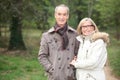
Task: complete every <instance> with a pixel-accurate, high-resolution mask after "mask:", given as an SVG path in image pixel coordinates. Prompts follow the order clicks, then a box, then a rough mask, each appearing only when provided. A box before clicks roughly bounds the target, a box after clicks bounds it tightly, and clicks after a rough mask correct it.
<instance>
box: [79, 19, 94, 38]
mask: <svg viewBox="0 0 120 80" xmlns="http://www.w3.org/2000/svg"><path fill="white" fill-rule="evenodd" d="M81 28H82V29H81V30H82V34H83V35H84V36H88V35H90V34H91V33H92V32H93V31H94V30H95V28H94V26H93V25H92V23H91V22H90V21H85V22H84V23H83V24H82V26H81Z"/></svg>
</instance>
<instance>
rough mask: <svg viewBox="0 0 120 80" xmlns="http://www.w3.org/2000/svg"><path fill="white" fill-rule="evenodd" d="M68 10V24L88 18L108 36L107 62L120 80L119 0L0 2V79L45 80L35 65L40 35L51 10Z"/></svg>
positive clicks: (50, 21)
mask: <svg viewBox="0 0 120 80" xmlns="http://www.w3.org/2000/svg"><path fill="white" fill-rule="evenodd" d="M59 4H66V5H67V6H68V7H69V8H70V18H69V21H68V23H69V25H70V26H72V27H73V28H74V29H76V28H77V25H78V23H79V21H80V20H81V19H82V18H84V17H90V18H92V19H93V20H94V21H95V23H96V24H97V26H98V28H99V29H100V31H105V32H107V33H109V36H110V44H109V45H108V46H107V50H108V62H107V64H108V65H109V66H110V68H111V69H112V74H113V75H114V76H116V77H117V78H120V19H119V18H120V7H119V6H120V0H117V1H116V0H0V80H47V78H46V75H45V73H44V69H43V67H42V66H41V65H40V64H39V62H38V59H37V57H38V51H39V47H40V44H39V43H40V39H41V34H42V33H43V32H44V31H46V30H48V29H49V28H50V27H52V26H53V25H54V23H55V19H54V8H55V6H56V5H59Z"/></svg>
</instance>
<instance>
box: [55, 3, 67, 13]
mask: <svg viewBox="0 0 120 80" xmlns="http://www.w3.org/2000/svg"><path fill="white" fill-rule="evenodd" d="M60 7H62V8H66V10H67V14H69V7H68V6H66V5H65V4H60V5H58V6H56V8H55V13H56V12H57V10H58V8H60Z"/></svg>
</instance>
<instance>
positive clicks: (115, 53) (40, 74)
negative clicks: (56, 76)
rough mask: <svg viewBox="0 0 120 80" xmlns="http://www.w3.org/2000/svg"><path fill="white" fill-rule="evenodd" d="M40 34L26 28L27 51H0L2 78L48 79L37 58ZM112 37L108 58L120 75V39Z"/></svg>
mask: <svg viewBox="0 0 120 80" xmlns="http://www.w3.org/2000/svg"><path fill="white" fill-rule="evenodd" d="M40 36H41V31H40V30H30V29H25V30H24V32H23V39H24V42H25V45H26V47H27V51H19V50H18V51H6V52H4V51H0V80H47V76H45V73H44V69H43V67H42V66H41V65H40V64H39V62H38V59H37V55H38V50H39V42H40ZM110 37H111V39H110V41H111V43H110V45H109V46H108V59H109V62H110V66H111V68H112V69H113V73H115V74H116V75H117V76H120V49H119V46H120V41H117V40H115V39H114V38H113V37H112V36H110ZM6 42H7V40H6ZM5 45H6V44H5ZM3 46H4V45H3Z"/></svg>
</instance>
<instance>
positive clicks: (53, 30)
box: [48, 26, 75, 33]
mask: <svg viewBox="0 0 120 80" xmlns="http://www.w3.org/2000/svg"><path fill="white" fill-rule="evenodd" d="M68 31H72V32H74V31H75V30H74V29H73V28H71V27H70V26H68ZM48 32H49V33H53V32H55V29H54V27H52V28H50V29H49V30H48Z"/></svg>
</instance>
